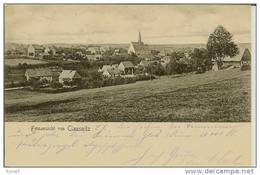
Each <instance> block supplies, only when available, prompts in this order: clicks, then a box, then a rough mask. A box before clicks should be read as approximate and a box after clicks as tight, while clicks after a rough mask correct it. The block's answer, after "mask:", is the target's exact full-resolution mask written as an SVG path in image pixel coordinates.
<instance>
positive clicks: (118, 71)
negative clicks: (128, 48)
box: [98, 61, 135, 77]
mask: <svg viewBox="0 0 260 175" xmlns="http://www.w3.org/2000/svg"><path fill="white" fill-rule="evenodd" d="M134 69H135V66H134V64H133V63H132V62H131V61H122V62H121V63H120V64H112V65H103V67H102V68H101V69H99V70H98V72H101V73H102V75H103V76H104V77H119V76H121V77H134Z"/></svg>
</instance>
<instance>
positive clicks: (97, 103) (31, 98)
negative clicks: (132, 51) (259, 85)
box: [5, 69, 251, 122]
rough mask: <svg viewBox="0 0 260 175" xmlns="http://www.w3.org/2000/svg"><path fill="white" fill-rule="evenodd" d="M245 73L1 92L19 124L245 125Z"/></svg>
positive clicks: (247, 117)
mask: <svg viewBox="0 0 260 175" xmlns="http://www.w3.org/2000/svg"><path fill="white" fill-rule="evenodd" d="M250 96H251V88H250V71H240V70H239V69H233V70H222V71H218V72H207V73H204V74H189V75H186V76H183V77H178V78H174V77H167V76H165V77H161V78H160V79H156V80H152V81H144V82H137V83H135V84H127V85H119V86H113V87H104V88H97V89H86V90H79V91H75V92H67V93H60V94H45V93H38V92H31V91H26V90H17V91H6V92H5V120H6V121H19V122H25V121H26V122H28V121H30V122H32V121H33V122H52V121H53V122H69V121H75V122H90V121H97V122H150V121H153V122H245V121H246V122H248V121H250V110H251V109H250Z"/></svg>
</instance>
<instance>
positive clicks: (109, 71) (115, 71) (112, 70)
mask: <svg viewBox="0 0 260 175" xmlns="http://www.w3.org/2000/svg"><path fill="white" fill-rule="evenodd" d="M103 76H105V77H119V76H120V71H119V70H118V69H117V68H110V69H107V70H105V71H104V72H103Z"/></svg>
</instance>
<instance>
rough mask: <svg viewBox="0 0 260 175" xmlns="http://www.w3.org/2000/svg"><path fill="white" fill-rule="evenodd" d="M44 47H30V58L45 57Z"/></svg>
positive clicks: (28, 50)
mask: <svg viewBox="0 0 260 175" xmlns="http://www.w3.org/2000/svg"><path fill="white" fill-rule="evenodd" d="M44 50H45V49H44V47H43V46H40V45H30V46H29V47H28V49H27V54H28V56H29V57H33V58H34V57H41V56H43V55H44Z"/></svg>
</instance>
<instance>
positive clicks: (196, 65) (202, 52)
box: [191, 48, 211, 72]
mask: <svg viewBox="0 0 260 175" xmlns="http://www.w3.org/2000/svg"><path fill="white" fill-rule="evenodd" d="M191 59H192V62H193V64H192V65H193V70H196V71H198V70H202V72H205V71H206V70H209V67H210V65H211V61H210V59H209V58H208V52H207V49H204V48H195V49H194V50H193V52H192V53H191Z"/></svg>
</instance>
